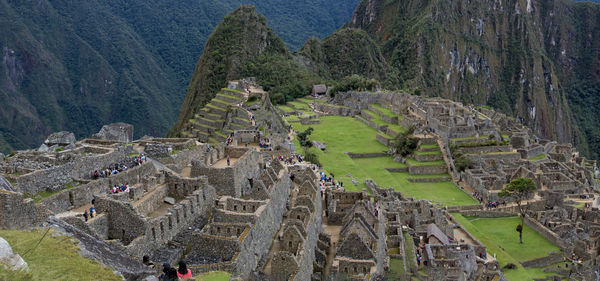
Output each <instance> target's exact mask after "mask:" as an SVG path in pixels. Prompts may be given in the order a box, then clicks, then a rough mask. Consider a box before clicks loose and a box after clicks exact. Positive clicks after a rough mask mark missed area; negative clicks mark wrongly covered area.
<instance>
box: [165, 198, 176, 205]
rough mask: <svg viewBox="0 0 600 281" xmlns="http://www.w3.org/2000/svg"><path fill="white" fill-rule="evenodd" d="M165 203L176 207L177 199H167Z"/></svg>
mask: <svg viewBox="0 0 600 281" xmlns="http://www.w3.org/2000/svg"><path fill="white" fill-rule="evenodd" d="M165 203H167V204H171V205H175V198H173V197H165Z"/></svg>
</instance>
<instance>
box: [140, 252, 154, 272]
mask: <svg viewBox="0 0 600 281" xmlns="http://www.w3.org/2000/svg"><path fill="white" fill-rule="evenodd" d="M142 263H143V264H144V265H145V266H147V267H148V268H151V269H154V267H155V265H154V263H153V262H151V261H150V257H149V256H147V255H145V256H144V257H142Z"/></svg>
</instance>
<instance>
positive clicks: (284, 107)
mask: <svg viewBox="0 0 600 281" xmlns="http://www.w3.org/2000/svg"><path fill="white" fill-rule="evenodd" d="M277 108H279V109H280V110H281V111H283V112H285V113H292V112H295V111H296V110H294V109H293V108H291V107H289V106H287V105H279V106H277Z"/></svg>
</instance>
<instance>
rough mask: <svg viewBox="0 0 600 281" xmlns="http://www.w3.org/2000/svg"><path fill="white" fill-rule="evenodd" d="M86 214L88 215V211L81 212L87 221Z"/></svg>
mask: <svg viewBox="0 0 600 281" xmlns="http://www.w3.org/2000/svg"><path fill="white" fill-rule="evenodd" d="M88 216H89V214H88V211H87V210H85V212H83V218H85V222H87V221H88Z"/></svg>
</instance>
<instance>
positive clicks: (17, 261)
mask: <svg viewBox="0 0 600 281" xmlns="http://www.w3.org/2000/svg"><path fill="white" fill-rule="evenodd" d="M0 264H1V265H5V266H6V267H8V269H10V270H25V271H29V266H28V265H27V263H26V262H25V261H24V260H23V258H21V256H19V254H17V253H14V252H13V250H12V248H11V247H10V245H9V244H8V242H6V240H4V238H2V237H0Z"/></svg>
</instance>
